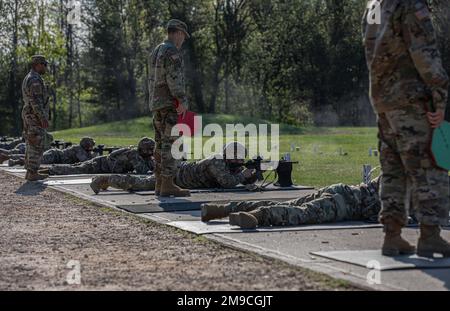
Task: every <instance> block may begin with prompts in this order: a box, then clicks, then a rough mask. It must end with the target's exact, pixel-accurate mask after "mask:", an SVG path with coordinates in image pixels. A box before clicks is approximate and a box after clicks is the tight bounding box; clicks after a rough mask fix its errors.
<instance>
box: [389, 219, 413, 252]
mask: <svg viewBox="0 0 450 311" xmlns="http://www.w3.org/2000/svg"><path fill="white" fill-rule="evenodd" d="M384 232H385V234H384V243H383V246H382V248H381V253H382V254H383V255H384V256H398V255H400V254H403V255H410V254H414V252H415V251H416V248H415V247H414V246H413V245H411V244H409V243H408V241H406V240H405V239H403V238H402V236H401V233H402V226H401V225H400V224H399V223H398V222H396V221H394V220H389V221H388V222H386V223H385V224H384Z"/></svg>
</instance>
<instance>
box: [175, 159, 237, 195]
mask: <svg viewBox="0 0 450 311" xmlns="http://www.w3.org/2000/svg"><path fill="white" fill-rule="evenodd" d="M175 183H176V184H177V185H178V186H180V187H181V188H186V189H198V188H234V187H236V186H237V185H238V184H243V183H245V177H244V175H243V174H242V167H241V168H240V169H237V170H233V171H232V170H231V169H230V167H229V166H228V165H227V163H226V162H225V160H224V159H221V156H220V155H213V156H210V157H208V158H206V159H203V160H200V161H198V162H191V163H188V162H182V163H181V164H180V167H179V169H178V173H177V175H176V178H175Z"/></svg>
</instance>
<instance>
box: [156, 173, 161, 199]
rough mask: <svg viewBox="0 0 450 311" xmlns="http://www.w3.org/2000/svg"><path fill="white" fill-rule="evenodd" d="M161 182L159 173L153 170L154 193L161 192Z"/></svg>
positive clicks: (158, 193)
mask: <svg viewBox="0 0 450 311" xmlns="http://www.w3.org/2000/svg"><path fill="white" fill-rule="evenodd" d="M161 183H162V178H161V173H156V172H155V195H160V194H161Z"/></svg>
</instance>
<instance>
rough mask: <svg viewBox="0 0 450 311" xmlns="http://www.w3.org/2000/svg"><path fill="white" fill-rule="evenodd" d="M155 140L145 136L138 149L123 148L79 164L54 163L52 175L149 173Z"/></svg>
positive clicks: (50, 171)
mask: <svg viewBox="0 0 450 311" xmlns="http://www.w3.org/2000/svg"><path fill="white" fill-rule="evenodd" d="M154 148H155V142H154V140H152V139H150V138H147V137H144V138H142V139H141V140H140V141H139V144H138V149H137V150H136V149H131V148H122V149H119V150H116V151H114V152H112V153H111V154H109V155H104V156H100V157H95V158H93V159H91V160H88V161H85V162H83V163H77V164H54V165H52V166H50V167H49V169H48V173H49V174H50V175H76V174H108V173H116V174H126V173H136V174H148V173H149V172H150V171H153V170H154V159H153V150H154Z"/></svg>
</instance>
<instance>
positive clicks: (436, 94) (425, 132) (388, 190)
mask: <svg viewBox="0 0 450 311" xmlns="http://www.w3.org/2000/svg"><path fill="white" fill-rule="evenodd" d="M368 12H369V11H367V12H366V14H365V16H364V37H365V38H364V43H365V48H366V59H367V64H368V68H369V71H370V95H371V102H372V105H373V107H374V110H375V112H376V113H377V115H378V127H379V143H380V161H381V166H382V180H381V186H380V187H381V189H380V197H381V201H382V211H381V213H380V221H381V222H382V223H386V222H387V221H390V220H394V221H397V222H398V223H400V224H401V225H405V224H406V221H407V211H406V210H407V208H406V206H405V194H406V193H407V187H408V186H407V184H408V183H407V180H410V181H411V187H412V188H411V191H412V193H414V200H413V207H412V208H413V210H414V211H415V213H416V218H417V219H418V221H419V222H421V223H423V224H425V225H439V224H442V225H443V224H447V218H448V207H449V193H448V174H447V172H445V171H443V170H440V169H438V168H437V167H436V166H435V164H434V162H433V159H432V157H431V155H430V152H429V145H430V139H431V135H432V129H431V126H430V124H429V122H428V120H427V116H426V113H427V110H428V105H429V103H430V101H433V104H434V106H435V107H436V109H445V107H446V103H447V96H448V94H447V92H448V91H447V88H448V76H447V74H446V72H445V70H444V69H443V67H442V62H441V58H440V54H439V51H438V48H437V43H436V37H435V32H434V29H433V25H432V22H431V18H430V12H429V9H428V6H427V4H426V1H424V0H391V1H383V2H382V3H381V24H369V23H368V22H367V18H366V17H367V15H368V14H369V13H368Z"/></svg>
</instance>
